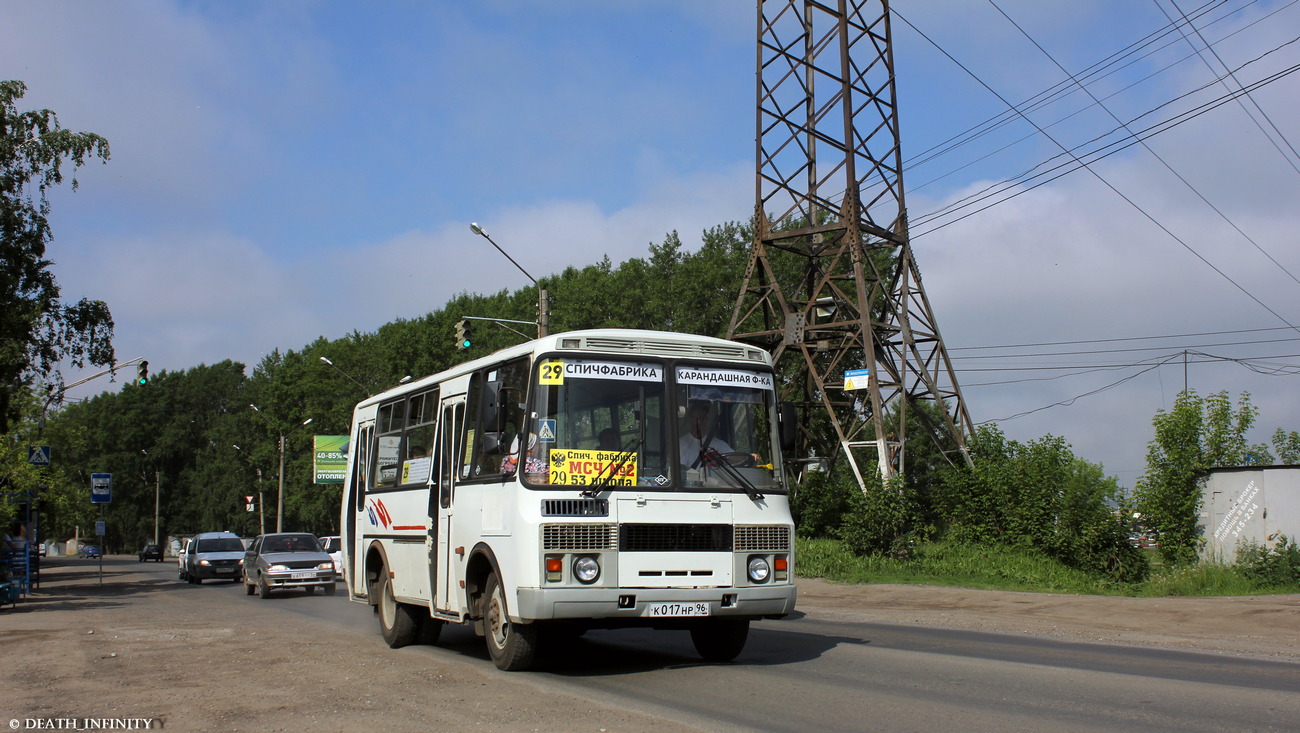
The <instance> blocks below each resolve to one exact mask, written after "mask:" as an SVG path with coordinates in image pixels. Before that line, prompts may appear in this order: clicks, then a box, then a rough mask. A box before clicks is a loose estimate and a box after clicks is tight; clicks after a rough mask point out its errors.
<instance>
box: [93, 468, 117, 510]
mask: <svg viewBox="0 0 1300 733" xmlns="http://www.w3.org/2000/svg"><path fill="white" fill-rule="evenodd" d="M111 501H113V474H111V473H92V474H90V503H91V504H108V503H109V502H111Z"/></svg>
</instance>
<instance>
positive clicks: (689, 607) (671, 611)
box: [641, 603, 709, 617]
mask: <svg viewBox="0 0 1300 733" xmlns="http://www.w3.org/2000/svg"><path fill="white" fill-rule="evenodd" d="M641 615H642V616H656V617H664V616H708V615H709V604H707V603H651V604H648V605H647V606H646V607H645V612H644V613H642V614H641Z"/></svg>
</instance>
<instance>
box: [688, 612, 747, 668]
mask: <svg viewBox="0 0 1300 733" xmlns="http://www.w3.org/2000/svg"><path fill="white" fill-rule="evenodd" d="M748 638H749V620H748V619H739V620H738V619H729V618H728V619H709V620H708V621H701V622H699V623H697V624H695V625H694V626H692V627H691V641H692V642H694V643H695V651H697V652H699V654H700V656H701V657H703V658H704V660H705V661H706V662H730V661H731V660H733V659H735V658H736V657H737V656H738V655H739V654H740V652H741V650H742V649H744V648H745V640H746V639H748Z"/></svg>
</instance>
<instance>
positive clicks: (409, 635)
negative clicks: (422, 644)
mask: <svg viewBox="0 0 1300 733" xmlns="http://www.w3.org/2000/svg"><path fill="white" fill-rule="evenodd" d="M376 584H377V585H378V586H379V587H378V591H379V632H380V633H381V634H382V635H383V637H384V641H385V642H386V643H387V644H388V646H389V647H391V648H393V649H400V648H401V647H404V646H408V645H410V644H414V643H415V638H416V635H417V634H418V633H419V631H420V617H419V616H417V615H416V614H415V608H414V607H412V606H409V605H407V604H405V603H399V602H398V601H397V599H396V598H394V597H393V579H392V578H391V577H389V575H388V568H386V567H381V568H380V569H379V580H378V581H377V582H376Z"/></svg>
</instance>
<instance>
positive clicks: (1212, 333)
mask: <svg viewBox="0 0 1300 733" xmlns="http://www.w3.org/2000/svg"><path fill="white" fill-rule="evenodd" d="M1290 330H1291V329H1290V328H1286V327H1284V326H1273V327H1271V328H1244V329H1235V330H1231V331H1201V332H1198V333H1175V334H1168V335H1165V336H1117V337H1114V338H1104V339H1080V340H1074V341H1042V342H1038V343H1027V344H995V345H992V346H956V347H952V348H950V349H948V350H949V351H963V350H968V349H1019V348H1030V347H1036V346H1073V345H1076V344H1108V343H1115V342H1117V341H1150V340H1154V339H1171V338H1200V337H1202V336H1227V335H1232V334H1238V333H1265V332H1268V331H1290Z"/></svg>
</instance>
